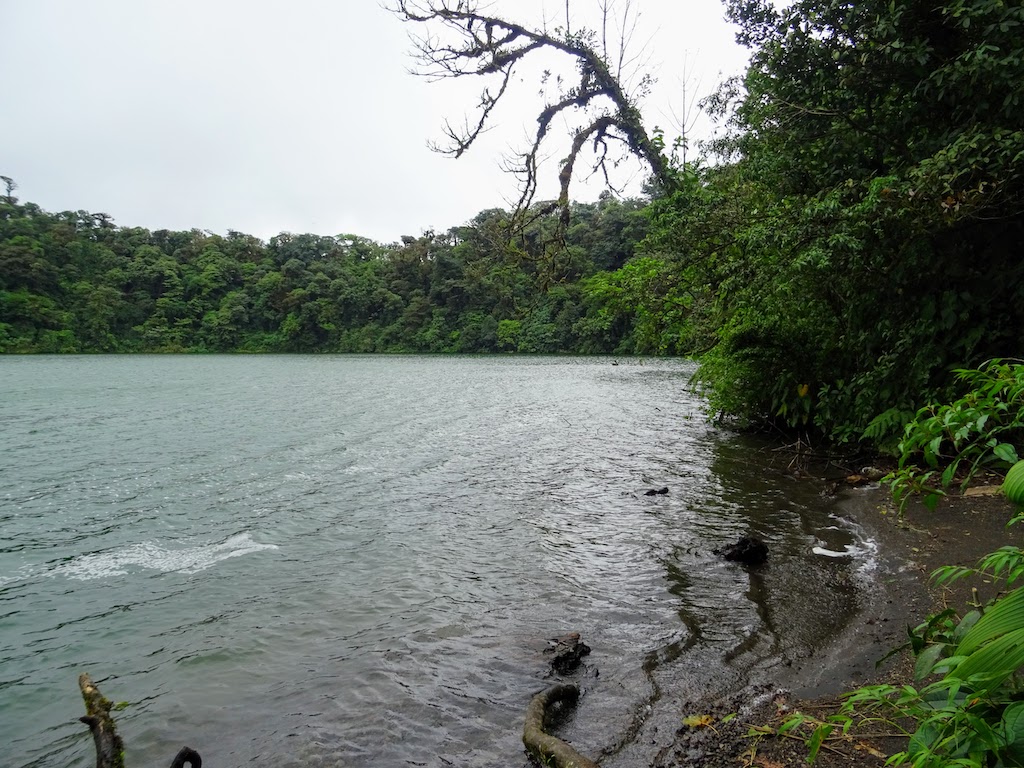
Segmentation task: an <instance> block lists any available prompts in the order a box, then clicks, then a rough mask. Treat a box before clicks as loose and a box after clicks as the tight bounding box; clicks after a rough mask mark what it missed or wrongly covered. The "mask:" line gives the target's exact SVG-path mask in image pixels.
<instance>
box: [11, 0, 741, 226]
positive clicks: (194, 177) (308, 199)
mask: <svg viewBox="0 0 1024 768" xmlns="http://www.w3.org/2000/svg"><path fill="white" fill-rule="evenodd" d="M618 2H619V3H620V4H621V3H622V2H623V0H618ZM635 5H636V6H637V7H638V8H639V11H640V21H639V27H638V31H637V32H636V34H635V36H634V51H635V52H637V53H638V54H641V55H642V56H643V57H644V58H645V60H646V61H647V69H648V70H649V71H650V72H651V73H652V74H653V75H654V76H655V77H657V79H658V82H657V84H656V86H655V91H654V92H653V93H652V94H651V95H650V96H649V97H648V98H647V99H646V100H645V101H644V102H643V105H642V108H643V112H644V116H645V120H646V121H647V123H648V126H649V127H651V126H654V125H660V126H662V127H666V128H668V126H670V125H671V124H672V123H673V122H675V120H674V118H673V113H675V115H677V116H678V115H680V114H681V112H682V109H681V101H682V92H683V82H684V73H685V80H686V81H687V82H688V83H689V85H688V90H689V93H690V94H692V93H694V91H695V90H698V89H699V91H700V92H701V94H702V95H703V94H706V93H707V92H709V91H710V90H713V88H714V86H715V85H716V84H717V83H718V81H719V80H720V79H721V78H722V77H723V76H728V75H732V74H738V73H739V72H740V71H741V70H742V67H743V65H744V63H745V61H746V52H745V51H744V50H742V49H740V48H739V47H738V46H737V45H736V44H735V42H734V40H733V29H732V28H731V27H730V26H729V25H728V24H726V22H725V21H724V20H723V18H722V17H723V8H722V6H721V4H720V2H719V0H635ZM596 6H597V3H596V0H572V14H573V16H572V19H571V20H572V22H573V26H574V27H575V26H578V25H579V24H585V23H586V21H587V20H588V19H590V21H591V25H593V11H594V9H595V8H596ZM490 8H491V10H492V11H493V12H494V13H495V15H499V14H504V15H507V16H509V17H511V18H515V19H517V20H519V21H522V22H525V23H528V24H529V25H530V26H539V25H540V23H541V20H542V19H543V18H544V16H545V14H546V15H547V18H548V19H549V21H550V22H551V23H552V24H554V25H557V24H560V23H562V21H563V20H564V13H565V4H564V2H562V0H497V2H493V3H491V4H490ZM418 26H419V25H410V24H403V23H402V22H401V21H400V20H399V19H398V18H397V17H395V16H394V15H392V14H390V13H388V12H387V11H386V10H384V9H383V8H382V7H381V6H380V5H378V4H377V2H375V0H273V1H272V0H87V1H86V0H0V72H3V73H4V75H3V86H2V90H0V93H2V97H0V174H2V175H6V176H10V177H13V178H14V180H15V181H16V182H17V184H18V186H19V188H18V191H17V192H16V194H17V196H18V197H20V199H21V200H23V201H31V202H34V203H37V204H38V205H40V206H41V207H43V208H44V209H46V210H50V211H62V210H79V209H83V210H89V211H93V212H105V213H108V214H110V215H112V216H113V217H114V220H115V222H116V223H117V224H119V225H121V226H143V227H148V228H150V229H192V228H198V229H209V230H212V231H214V232H219V233H224V232H226V231H227V230H228V229H235V230H238V231H241V232H246V233H249V234H253V235H257V236H258V237H262V238H268V237H270V236H271V235H274V234H277V233H279V232H282V231H291V232H315V233H318V234H327V235H334V234H340V233H355V234H359V235H363V236H366V237H371V238H374V239H376V240H379V241H382V242H391V241H394V240H397V239H398V237H399V236H400V235H402V234H413V235H418V234H420V233H421V232H423V231H424V230H426V229H429V228H435V229H437V230H439V231H440V230H445V229H448V228H449V227H452V226H456V225H458V224H462V223H465V222H466V221H468V220H469V219H470V218H472V217H473V216H474V215H475V214H476V213H477V212H479V211H480V210H483V209H485V208H491V207H505V208H507V207H509V205H510V203H511V202H512V201H514V200H515V199H516V197H517V187H516V183H515V179H514V178H513V177H512V176H511V175H509V174H506V173H502V172H501V167H502V157H503V155H506V154H508V153H509V152H511V151H512V150H514V149H517V148H519V149H522V148H525V147H526V146H528V145H527V132H528V131H529V130H530V128H531V125H532V124H533V120H534V116H535V112H532V113H530V112H528V110H530V109H531V104H532V103H533V102H531V101H530V97H533V98H536V96H537V92H538V87H539V86H538V84H537V83H536V81H535V80H534V79H533V78H532V77H531V76H530V73H529V72H528V71H525V70H524V73H523V81H522V82H521V83H518V85H519V93H517V94H515V96H516V98H517V101H514V102H513V101H510V102H509V104H508V105H506V108H505V109H503V110H499V111H498V112H497V113H496V117H497V118H498V119H497V123H498V127H497V128H496V129H495V130H494V131H492V132H491V133H489V134H488V135H487V136H486V137H485V140H484V141H481V142H480V144H479V146H477V147H474V149H473V150H472V151H471V152H470V153H469V154H468V155H466V156H464V157H463V158H462V159H459V160H453V159H450V158H447V157H444V156H441V155H438V154H436V153H434V152H431V151H430V150H429V149H428V148H427V143H428V142H429V141H431V140H434V141H438V140H440V139H441V138H442V137H443V136H442V127H443V125H444V120H445V118H446V117H447V118H449V119H450V120H451V121H452V122H453V123H455V124H459V123H461V121H462V119H463V116H464V115H466V114H467V111H468V110H471V109H472V107H473V106H474V104H475V99H476V98H477V95H478V87H479V85H480V84H479V83H475V82H472V81H471V80H465V81H460V82H459V83H455V82H440V83H430V82H428V81H427V80H425V79H423V78H419V77H415V76H413V75H411V74H409V69H410V68H412V67H413V66H414V64H415V62H414V61H413V60H412V58H411V50H412V46H411V45H410V43H409V40H408V33H409V32H410V31H416V30H415V28H416V27H418ZM421 31H422V30H421ZM554 63H555V62H548V66H552V65H553V64H554ZM563 71H566V70H565V69H564V68H563ZM566 74H567V76H571V74H572V70H571V69H569V70H568V71H566ZM710 130H711V129H710V128H709V127H708V126H707V125H706V124H702V125H698V126H697V127H696V128H695V129H694V136H695V137H698V138H699V137H706V136H707V135H708V134H709V131H710ZM554 155H558V152H557V150H554V151H553V156H554ZM556 159H557V158H553V159H552V160H551V161H550V162H549V163H548V164H547V166H546V168H545V171H543V172H544V173H545V177H546V178H547V179H549V182H550V183H549V185H548V186H547V187H546V188H543V189H542V190H541V192H542V194H541V196H540V197H541V198H544V197H553V196H554V195H555V192H554V190H555V184H554V182H555V177H556V175H557V162H556ZM629 177H630V178H632V179H633V187H632V189H631V191H634V192H635V191H636V189H637V184H638V183H639V181H640V180H641V179H642V174H641V173H639V172H638V171H637V167H633V168H632V169H631V171H630V172H629ZM600 189H601V187H600V186H599V185H597V184H579V185H576V186H574V187H573V192H574V197H575V198H576V199H579V200H593V199H595V198H596V196H597V194H598V192H599V191H600Z"/></svg>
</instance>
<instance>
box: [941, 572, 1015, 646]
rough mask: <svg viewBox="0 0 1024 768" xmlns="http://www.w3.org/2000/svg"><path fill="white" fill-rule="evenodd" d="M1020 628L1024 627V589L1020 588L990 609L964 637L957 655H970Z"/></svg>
mask: <svg viewBox="0 0 1024 768" xmlns="http://www.w3.org/2000/svg"><path fill="white" fill-rule="evenodd" d="M1020 627H1024V587H1018V588H1017V589H1015V590H1013V592H1011V593H1010V594H1008V595H1006V596H1005V597H1003V598H1000V599H999V600H998V601H997V602H996V603H995V604H994V605H993V606H992V607H991V608H989V609H988V610H987V611H986V612H985V614H984V615H983V616H982V617H981V618H980V619H978V621H977V623H976V624H975V625H974V626H973V627H971V630H970V631H969V632H968V633H967V634H966V635H964V639H963V640H961V641H960V643H959V644H958V646H957V653H959V654H965V655H969V654H971V653H973V652H974V651H975V650H976V649H977V648H979V647H980V646H982V645H984V644H985V643H987V642H990V641H992V640H994V639H996V638H997V637H999V636H1001V635H1003V634H1005V633H1007V632H1010V631H1011V630H1014V629H1017V628H1020Z"/></svg>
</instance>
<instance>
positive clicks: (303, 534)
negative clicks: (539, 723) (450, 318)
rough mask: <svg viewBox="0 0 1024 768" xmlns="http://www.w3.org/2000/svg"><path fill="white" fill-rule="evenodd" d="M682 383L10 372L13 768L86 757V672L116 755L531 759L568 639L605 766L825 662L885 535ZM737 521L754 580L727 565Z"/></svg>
mask: <svg viewBox="0 0 1024 768" xmlns="http://www.w3.org/2000/svg"><path fill="white" fill-rule="evenodd" d="M691 373H692V367H691V366H690V365H689V364H687V363H684V362H681V361H673V360H646V361H638V360H633V361H625V360H624V361H622V363H621V364H620V365H612V364H611V362H610V361H609V360H604V359H575V358H497V357H495V358H448V357H446V358H437V357H376V356H372V357H358V356H351V357H334V356H320V357H305V356H296V357H276V356H266V357H220V356H216V357H171V356H168V357H151V356H138V357H134V356H133V357H31V358H4V359H0V732H2V733H4V735H5V750H4V754H5V757H4V764H7V765H13V766H40V767H41V766H47V767H51V766H52V767H53V768H57V767H58V766H59V767H60V768H65V767H66V766H82V767H84V766H87V765H91V764H92V761H93V757H92V744H91V740H90V738H89V735H88V731H87V729H86V728H85V726H83V725H82V724H81V723H79V722H77V718H78V716H79V715H81V714H82V705H81V701H80V699H79V697H78V691H77V683H76V679H77V676H78V674H79V672H82V671H87V672H89V673H90V674H91V675H92V677H93V678H94V680H96V681H97V682H98V683H99V684H100V687H101V689H102V690H103V691H104V693H105V694H107V695H108V696H109V697H110V698H111V699H113V700H115V701H125V702H127V703H128V706H127V707H126V708H125V709H124V710H123V711H121V712H119V713H118V715H117V718H118V722H119V725H120V730H121V734H122V736H123V737H124V739H125V741H126V743H127V750H128V752H127V757H128V761H129V762H128V764H129V765H138V766H147V765H153V766H155V765H162V764H166V763H167V762H169V760H170V758H171V756H173V755H174V753H175V752H176V751H177V750H178V749H179V748H180V747H181V746H182V745H184V744H189V745H190V746H192V747H194V748H196V749H197V750H199V752H200V753H201V754H202V755H203V757H204V764H206V765H209V766H215V767H217V768H227V767H230V766H247V765H250V764H258V765H274V766H326V765H338V766H371V765H372V766H400V765H428V766H446V765H473V766H490V765H493V766H499V765H501V766H505V765H509V764H513V765H522V764H525V762H526V761H525V758H524V757H523V755H522V749H521V744H520V742H519V737H520V729H521V726H522V716H523V713H524V710H525V707H526V704H527V702H528V701H529V698H530V696H532V695H533V694H534V693H536V692H537V691H538V690H540V689H541V688H543V687H544V686H545V685H547V684H548V683H549V682H550V681H549V680H548V679H546V678H545V674H546V673H547V666H546V663H547V662H546V658H545V655H544V648H545V646H546V642H545V639H546V638H548V637H552V636H555V635H559V634H562V633H565V632H568V631H579V632H581V633H582V634H583V636H584V639H585V640H586V641H587V642H588V643H589V644H590V645H591V646H592V647H593V649H594V650H593V653H592V654H591V656H589V657H588V659H587V665H586V668H585V669H584V670H582V671H581V672H580V676H581V679H582V680H583V682H584V685H585V688H586V694H585V696H584V697H583V699H581V702H580V705H579V707H578V710H577V712H576V715H575V717H574V718H573V719H572V720H571V721H570V722H569V723H567V724H565V733H566V734H567V735H569V736H570V737H571V738H572V739H573V740H574V742H575V743H576V746H577V747H578V748H580V749H581V750H582V751H585V752H588V753H591V754H593V755H595V756H596V755H598V754H601V753H602V752H603V753H605V754H606V755H607V760H608V764H609V765H612V764H614V761H615V758H616V755H617V754H623V752H622V749H623V747H624V746H627V745H629V743H630V740H631V738H632V735H633V734H635V733H636V732H637V730H638V728H639V725H640V724H641V723H642V721H643V719H644V718H645V717H646V715H647V713H648V712H649V711H650V709H651V707H652V706H656V705H657V701H658V699H659V698H660V696H661V690H662V688H664V686H665V685H667V684H668V681H671V684H672V685H679V684H680V682H681V681H682V682H686V683H688V684H691V685H693V686H694V687H695V688H697V689H699V688H706V687H714V686H721V685H728V684H729V683H730V681H733V682H739V681H742V680H744V679H746V678H747V677H749V675H750V674H751V670H753V669H755V668H756V667H757V665H758V663H759V660H763V659H764V658H766V657H768V656H771V655H773V654H774V655H778V654H779V653H800V652H801V649H813V648H814V647H816V646H817V645H818V644H819V643H821V642H823V640H824V638H826V637H827V636H828V635H829V634H830V633H832V632H833V631H835V629H836V628H837V627H840V626H841V625H842V624H843V622H845V621H846V620H847V618H848V617H849V616H850V615H851V613H852V612H854V611H855V610H856V607H857V602H858V590H859V589H862V588H864V587H865V586H866V585H867V584H869V583H870V565H871V557H870V549H871V547H870V542H863V541H859V540H858V537H857V532H856V530H855V529H854V528H852V527H850V526H849V525H847V524H846V523H844V521H842V520H837V519H836V518H835V517H834V516H833V515H832V514H831V513H830V510H829V507H828V504H827V503H826V502H825V501H823V500H822V499H821V498H819V496H818V495H817V489H815V488H808V487H804V486H800V485H798V484H795V483H791V482H789V481H787V480H786V478H785V477H783V476H782V473H780V472H779V471H778V468H777V467H773V466H772V465H771V454H770V453H768V452H765V451H759V450H757V449H756V447H755V446H754V445H753V444H751V443H750V442H748V441H745V440H743V439H741V438H738V437H736V436H731V435H729V434H727V433H723V432H721V431H718V430H716V429H714V428H712V427H710V426H708V425H707V424H706V423H705V421H704V420H703V417H702V414H701V410H700V403H699V400H698V398H697V397H696V396H695V395H693V394H692V392H691V391H690V389H689V387H688V378H689V376H690V374H691ZM662 486H667V487H669V489H670V492H669V494H668V495H664V496H654V497H647V496H644V495H643V492H644V491H645V490H647V489H650V488H660V487H662ZM748 533H754V534H756V535H759V536H762V537H763V538H765V539H766V540H767V541H768V543H769V546H770V547H771V549H772V559H771V561H770V562H769V564H768V566H766V567H765V568H764V569H762V570H761V571H759V572H757V573H754V574H751V573H749V572H748V571H746V570H744V569H743V568H741V567H738V566H736V565H733V564H730V563H726V562H724V561H722V560H721V559H720V558H718V557H716V556H715V555H714V554H713V552H712V550H713V549H715V548H716V547H720V546H723V545H725V544H727V543H729V542H730V541H733V540H735V539H736V538H737V537H738V536H739V535H743V534H748ZM840 554H841V555H842V556H835V555H840Z"/></svg>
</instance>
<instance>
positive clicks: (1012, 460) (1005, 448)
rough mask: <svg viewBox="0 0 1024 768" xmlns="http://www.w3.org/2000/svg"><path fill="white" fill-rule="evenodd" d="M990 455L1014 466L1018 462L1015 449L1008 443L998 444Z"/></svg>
mask: <svg viewBox="0 0 1024 768" xmlns="http://www.w3.org/2000/svg"><path fill="white" fill-rule="evenodd" d="M992 453H994V454H995V455H996V458H997V459H1001V460H1002V461H1005V462H1007V463H1008V464H1016V463H1017V462H1018V461H1019V459H1018V458H1017V449H1016V448H1014V447H1013V446H1012V445H1010V444H1009V443H1000V444H999V445H997V446H996V447H995V448H993V449H992Z"/></svg>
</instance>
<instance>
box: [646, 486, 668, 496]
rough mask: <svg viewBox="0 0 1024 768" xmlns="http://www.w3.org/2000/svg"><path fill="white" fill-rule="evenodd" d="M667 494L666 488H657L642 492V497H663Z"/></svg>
mask: <svg viewBox="0 0 1024 768" xmlns="http://www.w3.org/2000/svg"><path fill="white" fill-rule="evenodd" d="M667 493H668V488H659V489H658V490H654V489H653V488H652V489H651V490H649V491H644V496H664V495H665V494H667Z"/></svg>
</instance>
